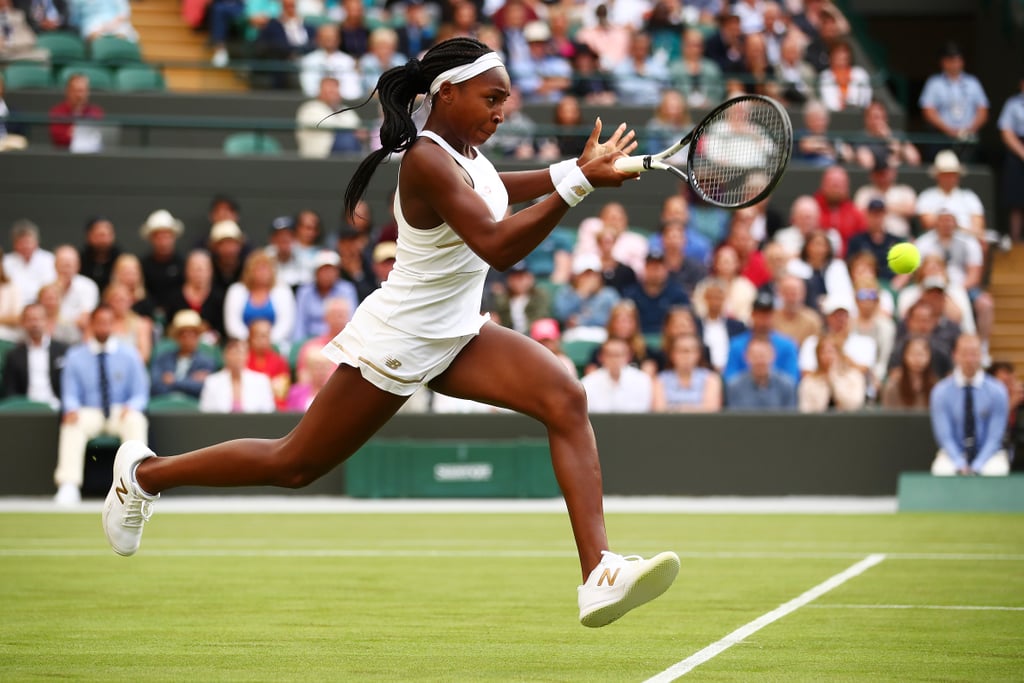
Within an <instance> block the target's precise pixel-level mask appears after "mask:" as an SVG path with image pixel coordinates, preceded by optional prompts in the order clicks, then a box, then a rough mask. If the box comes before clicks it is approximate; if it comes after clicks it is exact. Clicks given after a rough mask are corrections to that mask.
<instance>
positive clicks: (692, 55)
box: [662, 28, 725, 149]
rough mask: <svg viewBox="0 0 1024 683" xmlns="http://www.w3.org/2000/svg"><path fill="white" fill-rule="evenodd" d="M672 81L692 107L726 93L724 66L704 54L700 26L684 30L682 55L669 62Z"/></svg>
mask: <svg viewBox="0 0 1024 683" xmlns="http://www.w3.org/2000/svg"><path fill="white" fill-rule="evenodd" d="M669 81H670V83H671V85H672V88H673V89H674V90H675V91H678V92H679V93H681V94H682V95H683V97H685V98H686V104H687V105H688V106H689V108H691V109H696V108H699V107H710V106H713V105H715V104H717V103H718V102H721V101H722V98H723V97H724V96H725V83H724V81H723V80H722V70H721V69H720V68H719V67H718V64H716V63H715V62H714V61H713V60H711V59H708V58H707V57H705V56H704V34H703V33H702V32H701V31H700V30H699V29H696V28H688V29H686V30H685V31H683V55H682V59H679V60H672V61H671V62H670V63H669ZM662 149H664V148H662Z"/></svg>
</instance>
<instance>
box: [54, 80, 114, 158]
mask: <svg viewBox="0 0 1024 683" xmlns="http://www.w3.org/2000/svg"><path fill="white" fill-rule="evenodd" d="M102 118H103V109H101V108H100V107H99V106H97V105H95V104H93V103H92V102H90V101H89V77H88V76H86V75H85V74H73V75H71V76H70V77H69V78H68V80H67V83H66V84H65V85H64V100H63V101H61V102H60V103H59V104H56V105H54V106H53V107H52V108H51V109H50V121H51V123H50V142H51V143H52V144H53V146H54V147H56V148H58V149H71V150H72V151H76V149H75V146H74V145H73V144H72V143H73V142H75V134H76V130H75V129H76V127H75V121H81V120H92V121H98V120H100V119H102ZM84 143H89V144H86V145H85V147H88V148H89V149H84V148H83V149H81V151H92V152H97V151H100V148H101V147H102V140H100V141H97V140H95V139H93V140H91V141H89V140H83V138H82V135H81V134H79V138H78V140H77V144H78V146H79V147H82V146H83V144H84Z"/></svg>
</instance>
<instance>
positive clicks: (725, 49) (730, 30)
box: [704, 3, 744, 78]
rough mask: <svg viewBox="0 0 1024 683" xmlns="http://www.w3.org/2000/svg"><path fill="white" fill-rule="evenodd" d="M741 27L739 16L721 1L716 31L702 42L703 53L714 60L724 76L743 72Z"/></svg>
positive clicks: (727, 76)
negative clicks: (721, 5)
mask: <svg viewBox="0 0 1024 683" xmlns="http://www.w3.org/2000/svg"><path fill="white" fill-rule="evenodd" d="M743 39H744V36H743V28H742V27H741V26H740V18H739V16H737V15H736V13H735V11H733V10H732V9H731V8H730V7H728V6H726V5H725V3H723V7H722V11H721V12H720V13H719V15H718V31H716V32H715V33H713V34H712V35H711V36H710V37H709V38H708V39H707V41H706V42H705V44H704V55H705V56H706V57H707V58H708V59H710V60H711V61H713V62H715V64H717V65H718V68H719V69H720V70H721V72H722V74H723V75H724V76H725V77H726V78H733V77H735V76H736V75H737V74H742V73H743Z"/></svg>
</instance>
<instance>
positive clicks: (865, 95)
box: [818, 41, 872, 111]
mask: <svg viewBox="0 0 1024 683" xmlns="http://www.w3.org/2000/svg"><path fill="white" fill-rule="evenodd" d="M818 91H819V93H820V94H821V101H822V102H824V104H825V106H826V107H828V108H829V109H830V110H832V111H843V110H845V109H850V108H864V107H866V106H868V105H869V104H871V96H872V94H871V76H869V75H868V72H867V71H865V70H864V67H862V66H857V65H856V64H854V63H853V51H852V50H851V49H850V46H849V44H848V43H846V42H845V41H839V42H837V43H835V44H834V45H832V47H831V48H830V49H829V67H828V68H827V69H825V70H824V71H822V72H821V73H820V74H819V75H818Z"/></svg>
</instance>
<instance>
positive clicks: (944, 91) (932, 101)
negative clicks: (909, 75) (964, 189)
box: [917, 42, 989, 160]
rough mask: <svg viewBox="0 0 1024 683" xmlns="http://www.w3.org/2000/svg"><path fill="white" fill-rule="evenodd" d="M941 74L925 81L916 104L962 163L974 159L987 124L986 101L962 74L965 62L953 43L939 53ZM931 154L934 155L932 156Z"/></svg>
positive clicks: (971, 78)
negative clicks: (976, 146)
mask: <svg viewBox="0 0 1024 683" xmlns="http://www.w3.org/2000/svg"><path fill="white" fill-rule="evenodd" d="M939 61H940V64H941V66H942V73H938V74H935V75H933V76H931V77H929V78H928V80H927V81H926V82H925V84H924V89H923V90H922V91H921V97H920V99H918V101H917V103H918V105H919V106H920V107H921V113H922V114H923V115H924V120H925V121H926V122H927V123H928V124H929V125H930V126H931V127H932V128H934V129H935V130H936V131H937V132H939V133H941V134H942V135H944V136H946V138H947V141H946V142H945V143H944V144H942V145H940V146H939V149H941V148H942V147H949V146H952V147H953V149H954V150H955V151H956V153H957V155H958V156H959V157H960V158H963V159H968V160H969V159H970V158H973V155H974V146H975V144H976V143H977V141H978V131H979V130H981V127H982V126H984V125H985V122H986V121H988V109H989V104H988V97H987V96H986V95H985V89H984V88H983V87H982V85H981V83H980V82H979V81H978V79H977V78H975V77H974V76H972V75H970V74H968V73H964V58H963V53H961V52H960V47H959V46H958V45H957V44H956V43H952V42H950V43H946V44H945V45H944V46H943V48H942V51H941V52H940V53H939ZM933 154H934V153H933Z"/></svg>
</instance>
